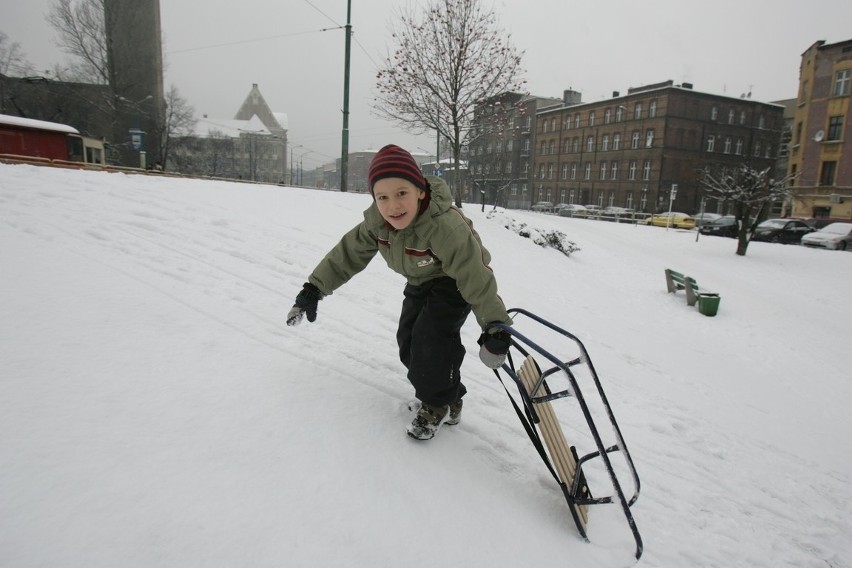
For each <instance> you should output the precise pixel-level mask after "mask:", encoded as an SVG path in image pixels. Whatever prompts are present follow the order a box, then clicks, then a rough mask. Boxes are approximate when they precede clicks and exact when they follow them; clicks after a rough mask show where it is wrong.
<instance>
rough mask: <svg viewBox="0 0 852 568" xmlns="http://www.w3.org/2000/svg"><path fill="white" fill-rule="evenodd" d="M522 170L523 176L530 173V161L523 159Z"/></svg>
mask: <svg viewBox="0 0 852 568" xmlns="http://www.w3.org/2000/svg"><path fill="white" fill-rule="evenodd" d="M523 172H524V175H525V176H527V175H529V174H530V163H529V162H528V161H526V160H524V167H523Z"/></svg>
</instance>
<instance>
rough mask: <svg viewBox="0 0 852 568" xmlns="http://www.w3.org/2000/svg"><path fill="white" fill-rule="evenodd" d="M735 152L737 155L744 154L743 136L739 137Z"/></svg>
mask: <svg viewBox="0 0 852 568" xmlns="http://www.w3.org/2000/svg"><path fill="white" fill-rule="evenodd" d="M734 154H736V155H737V156H742V155H743V139H742V138H737V147H736V149H735V150H734Z"/></svg>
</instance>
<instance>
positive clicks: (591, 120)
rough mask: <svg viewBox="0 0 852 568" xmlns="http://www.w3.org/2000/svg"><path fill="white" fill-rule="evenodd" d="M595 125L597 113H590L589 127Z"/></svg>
mask: <svg viewBox="0 0 852 568" xmlns="http://www.w3.org/2000/svg"><path fill="white" fill-rule="evenodd" d="M594 125H595V111H591V112H589V126H594Z"/></svg>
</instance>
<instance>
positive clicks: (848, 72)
mask: <svg viewBox="0 0 852 568" xmlns="http://www.w3.org/2000/svg"><path fill="white" fill-rule="evenodd" d="M850 83H852V69H844V70H842V71H838V72H837V73H835V74H834V96H835V97H842V96H845V95H848V94H849V85H850Z"/></svg>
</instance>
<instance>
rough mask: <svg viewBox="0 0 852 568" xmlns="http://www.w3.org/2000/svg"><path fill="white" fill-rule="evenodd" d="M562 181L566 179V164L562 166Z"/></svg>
mask: <svg viewBox="0 0 852 568" xmlns="http://www.w3.org/2000/svg"><path fill="white" fill-rule="evenodd" d="M562 179H563V180H566V179H568V164H562Z"/></svg>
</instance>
